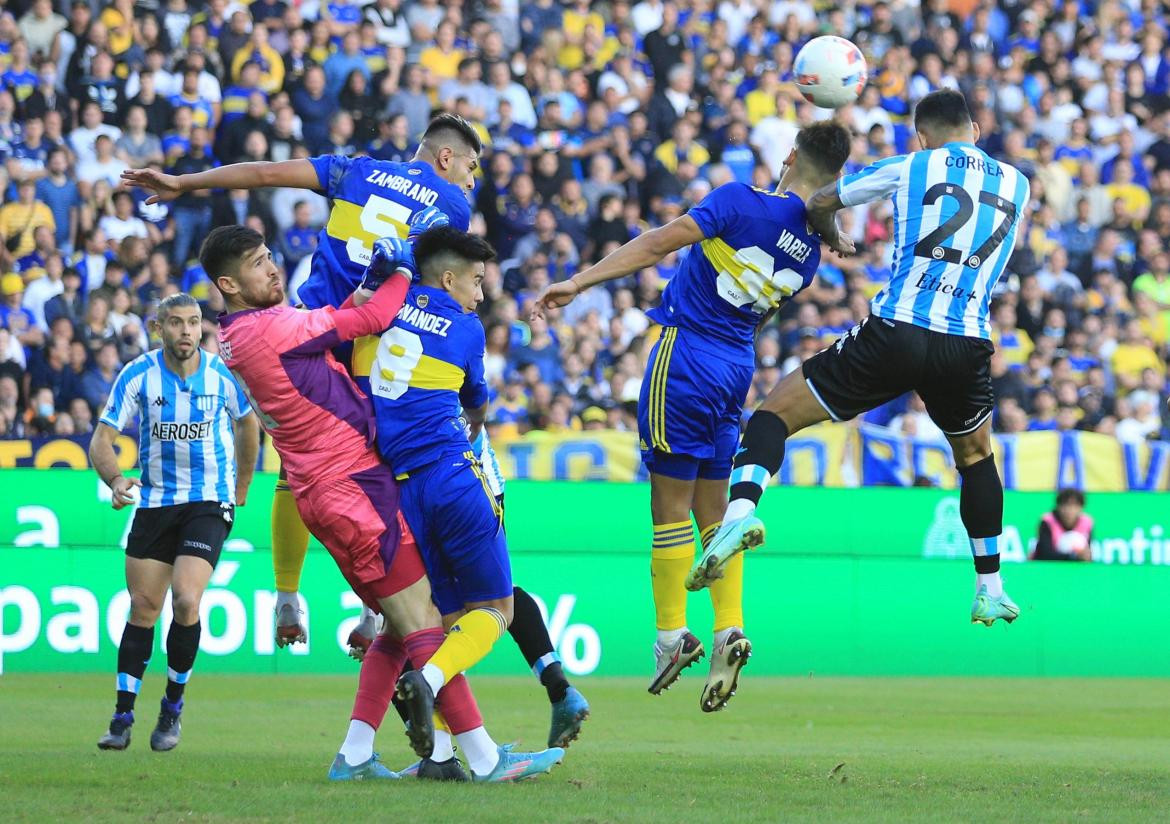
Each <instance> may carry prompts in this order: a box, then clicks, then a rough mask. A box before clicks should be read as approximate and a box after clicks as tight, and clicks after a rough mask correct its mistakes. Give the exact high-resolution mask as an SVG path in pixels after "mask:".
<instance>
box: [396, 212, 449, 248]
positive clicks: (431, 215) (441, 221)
mask: <svg viewBox="0 0 1170 824" xmlns="http://www.w3.org/2000/svg"><path fill="white" fill-rule="evenodd" d="M450 223H451V218H449V217H447V215H446V213H445V212H444V211H443V210H442V209H440V208H438V207H437V206H428V207H427V208H425V209H423V210H422V211H421V212H419V213H418V214H416V215H415V216H414V217H412V218H411V219H410V231H409V232H407V233H406V239H407V240H409V241H411V242H412V243H413V242H414V239H415V238H417V237H418V236H419V235H421V234H422V233H423V232H425V231H427V230H428V229H434V228H436V227H438V226H448V225H450Z"/></svg>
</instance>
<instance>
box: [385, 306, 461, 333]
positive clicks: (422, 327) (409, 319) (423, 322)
mask: <svg viewBox="0 0 1170 824" xmlns="http://www.w3.org/2000/svg"><path fill="white" fill-rule="evenodd" d="M398 319H399V320H400V321H402V322H403V323H409V324H410V325H411V326H413V327H414V328H415V329H418V330H419V331H420V332H433V333H434V334H436V335H438V336H439V337H441V338H445V337H447V330H448V329H450V328H451V321H450V320H448V319H447V318H441V317H439V316H438V315H432V314H431V313H430V312H424V311H423V310H422V309H419V308H418V307H417V306H411V305H410V304H409V303H408V304H406V305H405V306H403V307H402V308H401V309H399V310H398Z"/></svg>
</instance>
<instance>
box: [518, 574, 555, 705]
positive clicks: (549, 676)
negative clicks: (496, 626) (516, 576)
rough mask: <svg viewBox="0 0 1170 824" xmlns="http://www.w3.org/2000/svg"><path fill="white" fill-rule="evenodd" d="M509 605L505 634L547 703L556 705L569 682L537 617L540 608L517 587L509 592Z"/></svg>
mask: <svg viewBox="0 0 1170 824" xmlns="http://www.w3.org/2000/svg"><path fill="white" fill-rule="evenodd" d="M512 602H513V607H512V626H510V627H508V632H509V633H511V635H512V640H513V641H515V642H516V646H518V647H519V648H520V654H521V655H523V656H524V660H525V661H527V662H528V666H529V667H531V668H532V672H533V673H534V674H535V675H536V677H537V678H539V679H540V683H541V684H543V685H544V688H545V690H546V691H547V692H548V700H549V701H551V702H552V703H554V704H555V703H556V702H557V701H560V700H561V699H562V698H564V697H565V692H566V691H567V690H568V689H569V681H568V679H566V678H565V670H564V667H562V666H561V659H560V656H558V655H557V654H556V652H555V651H554V650H553V644H552V639H551V638H550V637H549V635H548V627H546V626H545V625H544V618H542V617H541V615H540V607H538V606H537V605H536V601H535V600H533V598H532V596H531V595H529V594H528V593H527V592H525V591H524V590H522V589H521V588H520V587H514V588H513V589H512Z"/></svg>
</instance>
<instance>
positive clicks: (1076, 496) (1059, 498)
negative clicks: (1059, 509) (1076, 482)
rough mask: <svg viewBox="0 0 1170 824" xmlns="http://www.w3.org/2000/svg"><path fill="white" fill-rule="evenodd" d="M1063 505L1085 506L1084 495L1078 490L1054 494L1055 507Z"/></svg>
mask: <svg viewBox="0 0 1170 824" xmlns="http://www.w3.org/2000/svg"><path fill="white" fill-rule="evenodd" d="M1064 504H1077V505H1079V506H1082V507H1083V506H1084V505H1085V493H1084V492H1081V491H1080V490H1079V489H1071V488H1069V489H1062V490H1060V491H1059V492H1057V493H1056V505H1057V506H1063V505H1064Z"/></svg>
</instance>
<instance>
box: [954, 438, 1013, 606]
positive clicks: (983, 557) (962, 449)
mask: <svg viewBox="0 0 1170 824" xmlns="http://www.w3.org/2000/svg"><path fill="white" fill-rule="evenodd" d="M947 440H949V441H950V443H951V449H952V450H953V451H954V454H955V466H956V467H958V470H959V477H960V478H961V479H962V489H961V491H960V493H959V512H960V515H961V517H962V519H963V526H964V527H965V528H966V529H967V535H968V537H969V538H970V539H971V554H972V555H973V556H974V559H975V578H976V583H975V589H976V603H975V605H974V609H973V613H972V619H971V620H972V621H979V622H981V623H984V624H986V625H987V626H991V624H992V623H994V621H995V619H996V618H1002V619H1003V620H1005V621H1007V622H1008V623H1011V622H1012V621H1014V620H1015V619H1016V616H1017V615H1018V614H1019V609H1018V608H1016V609H1014V610H1013V609H1012V607H1015V605H1014V604H1011V605H1010V607H1009V606H1006V605H1005V606H1003V608H1002V609H1000V608H998V606H997V602H1003V601H1004V599H1006V597H1007V596H1006V595H1005V594H1004V591H1003V580H1002V579H1001V578H1000V574H999V536H1000V535H1001V534H1002V533H1003V483H1002V482H1001V481H1000V478H999V472H998V471H997V470H996V468H995V458H994V457H993V456H992V454H991V420H990V419H988V420H987V421H985V422H984V424H983V425H982V426H981V427H979V428H978V429H977V430H975V431H974V432H972V433H971V434H969V435H960V436H957V437H948V438H947ZM984 597H985V599H986V600H987V603H986V604H981V603H980V600H981V599H983V598H984ZM1008 603H1010V599H1008Z"/></svg>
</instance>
